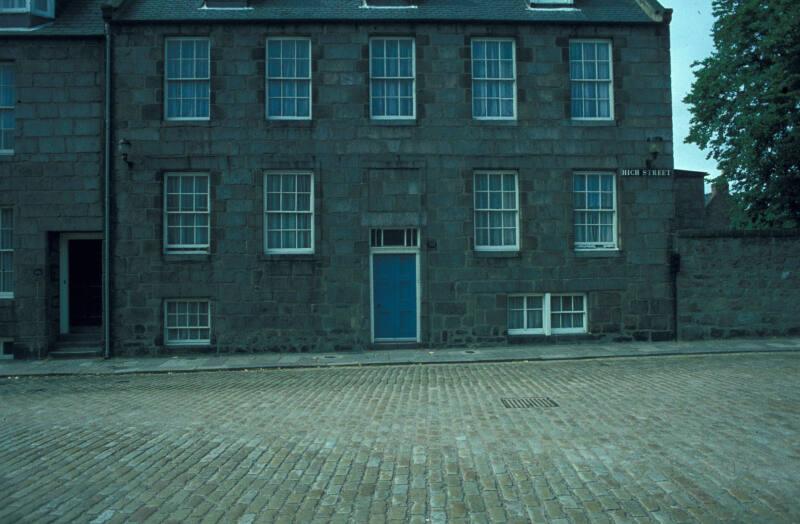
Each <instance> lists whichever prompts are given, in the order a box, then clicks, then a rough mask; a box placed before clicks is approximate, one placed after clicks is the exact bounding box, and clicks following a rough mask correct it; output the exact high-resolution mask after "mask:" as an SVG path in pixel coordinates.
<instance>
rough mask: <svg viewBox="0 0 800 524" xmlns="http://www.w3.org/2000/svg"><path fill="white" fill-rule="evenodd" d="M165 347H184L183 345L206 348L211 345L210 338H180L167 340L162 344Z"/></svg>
mask: <svg viewBox="0 0 800 524" xmlns="http://www.w3.org/2000/svg"><path fill="white" fill-rule="evenodd" d="M186 329H194V328H186ZM164 346H166V347H170V348H185V347H202V348H207V347H210V346H211V341H210V340H185V341H184V340H182V341H180V342H167V343H165V344H164Z"/></svg>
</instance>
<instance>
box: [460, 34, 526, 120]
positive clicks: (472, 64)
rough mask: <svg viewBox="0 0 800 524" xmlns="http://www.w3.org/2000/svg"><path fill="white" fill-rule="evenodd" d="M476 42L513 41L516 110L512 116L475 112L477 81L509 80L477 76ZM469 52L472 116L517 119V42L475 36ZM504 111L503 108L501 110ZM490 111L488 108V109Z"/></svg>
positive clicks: (487, 118)
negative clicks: (477, 77) (484, 114)
mask: <svg viewBox="0 0 800 524" xmlns="http://www.w3.org/2000/svg"><path fill="white" fill-rule="evenodd" d="M475 42H501V43H502V42H511V63H512V70H511V73H512V78H511V81H512V93H513V96H514V99H513V103H512V105H513V108H514V112H513V115H512V116H477V115H476V114H475V82H476V81H487V80H490V81H495V82H508V81H509V79H507V78H488V77H487V78H480V79H476V78H475V56H474V54H475ZM469 53H470V77H471V78H472V97H471V99H470V105H471V109H470V110H471V111H472V118H473V119H474V120H502V121H514V120H516V119H517V100H518V98H519V97H518V94H517V42H516V40H514V39H513V38H484V37H480V38H473V39H472V40H470V43H469ZM500 112H501V113H502V109H501V111H500ZM487 113H488V110H487Z"/></svg>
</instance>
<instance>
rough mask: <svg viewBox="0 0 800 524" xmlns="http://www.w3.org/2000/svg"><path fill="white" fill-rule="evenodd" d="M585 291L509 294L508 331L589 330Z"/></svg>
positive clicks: (549, 333) (544, 332)
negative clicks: (572, 293) (580, 292)
mask: <svg viewBox="0 0 800 524" xmlns="http://www.w3.org/2000/svg"><path fill="white" fill-rule="evenodd" d="M586 325H587V322H586V295H582V294H574V295H567V294H550V293H544V294H538V295H511V296H509V297H508V334H509V335H560V334H570V333H573V334H575V333H586V332H587V327H586Z"/></svg>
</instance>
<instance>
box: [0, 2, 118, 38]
mask: <svg viewBox="0 0 800 524" xmlns="http://www.w3.org/2000/svg"><path fill="white" fill-rule="evenodd" d="M103 3H104V0H58V1H57V2H56V6H57V11H56V19H55V20H53V21H52V22H49V23H47V24H44V25H41V26H38V27H35V28H31V29H25V30H18V29H16V30H15V29H10V30H9V29H3V28H0V37H6V36H14V37H25V36H31V37H39V36H100V35H102V34H103V32H104V29H103V13H102V12H101V11H100V6H101V5H103Z"/></svg>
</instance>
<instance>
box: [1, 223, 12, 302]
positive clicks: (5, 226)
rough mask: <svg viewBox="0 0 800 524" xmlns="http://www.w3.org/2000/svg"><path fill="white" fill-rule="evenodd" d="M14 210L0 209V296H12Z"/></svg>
mask: <svg viewBox="0 0 800 524" xmlns="http://www.w3.org/2000/svg"><path fill="white" fill-rule="evenodd" d="M13 239H14V212H13V210H12V209H11V208H3V209H0V298H14V244H13Z"/></svg>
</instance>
